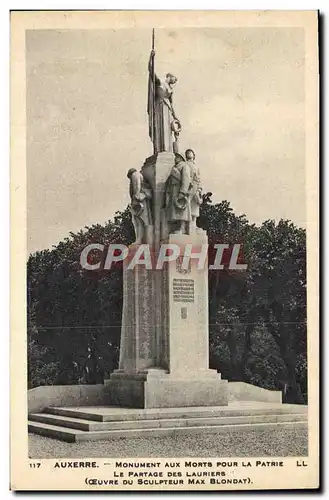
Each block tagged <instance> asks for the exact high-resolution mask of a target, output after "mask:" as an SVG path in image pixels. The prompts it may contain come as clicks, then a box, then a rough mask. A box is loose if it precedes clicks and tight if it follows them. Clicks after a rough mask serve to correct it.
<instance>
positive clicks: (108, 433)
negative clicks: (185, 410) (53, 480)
mask: <svg viewBox="0 0 329 500" xmlns="http://www.w3.org/2000/svg"><path fill="white" fill-rule="evenodd" d="M291 427H293V428H294V429H296V428H307V421H306V419H305V417H304V419H301V420H300V421H295V422H268V423H256V424H255V423H254V424H250V423H243V424H242V423H239V424H222V425H210V426H204V425H200V426H185V427H167V428H152V429H125V430H103V431H89V432H88V431H81V430H77V429H68V428H66V427H61V426H58V425H51V424H46V423H43V422H33V421H30V422H29V423H28V429H29V432H33V433H35V434H40V435H43V436H48V437H52V438H56V439H60V440H62V441H69V442H73V441H75V442H80V441H100V440H108V439H117V438H138V437H164V436H178V435H193V434H199V433H202V434H204V433H207V434H209V433H216V434H218V433H226V432H232V431H234V432H239V431H248V430H269V429H279V428H291Z"/></svg>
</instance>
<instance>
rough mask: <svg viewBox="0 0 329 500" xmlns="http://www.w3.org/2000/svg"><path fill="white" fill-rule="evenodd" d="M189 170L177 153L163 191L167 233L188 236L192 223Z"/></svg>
mask: <svg viewBox="0 0 329 500" xmlns="http://www.w3.org/2000/svg"><path fill="white" fill-rule="evenodd" d="M191 187H192V185H191V169H190V166H189V165H188V163H187V162H186V161H185V158H184V157H183V156H182V155H180V154H179V153H177V154H176V155H175V165H174V166H173V168H172V170H171V172H170V175H169V178H168V180H167V183H166V189H165V212H166V219H167V224H168V227H169V233H176V234H188V231H189V223H190V222H191V221H192V215H191V203H190V195H189V193H190V190H191Z"/></svg>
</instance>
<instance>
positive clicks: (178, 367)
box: [105, 33, 227, 408]
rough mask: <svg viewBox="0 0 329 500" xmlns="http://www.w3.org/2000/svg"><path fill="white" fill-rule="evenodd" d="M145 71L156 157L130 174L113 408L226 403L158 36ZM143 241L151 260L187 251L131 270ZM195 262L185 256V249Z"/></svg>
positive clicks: (195, 176)
mask: <svg viewBox="0 0 329 500" xmlns="http://www.w3.org/2000/svg"><path fill="white" fill-rule="evenodd" d="M152 45H153V47H152V51H151V55H150V59H149V65H148V72H149V83H148V116H149V135H150V139H151V141H152V143H153V151H154V154H153V155H152V156H150V157H149V158H147V159H146V160H145V162H144V164H143V166H142V168H141V171H140V172H138V171H137V170H136V169H130V170H129V172H128V178H129V179H130V197H131V212H132V218H133V223H134V228H135V232H136V241H135V242H134V243H133V244H132V245H131V246H130V249H129V259H126V260H125V262H124V268H123V313H122V330H121V345H120V361H119V369H118V370H115V371H114V372H113V373H112V374H111V376H110V379H109V380H106V381H105V384H106V387H107V390H108V392H109V398H110V402H111V404H117V405H120V406H125V407H135V408H170V407H184V406H222V405H227V382H226V381H223V380H221V378H220V374H218V373H217V371H216V370H210V369H209V353H208V343H209V333H208V265H207V255H206V254H205V255H203V256H202V258H203V260H204V265H202V266H199V265H198V262H199V257H200V249H202V248H205V246H204V245H207V243H208V238H207V234H206V232H205V231H203V230H202V229H199V228H197V226H196V219H197V217H198V215H199V207H200V204H201V201H202V196H201V193H202V188H201V178H200V172H199V169H198V168H197V166H196V161H195V159H196V157H195V153H194V151H193V150H192V149H188V150H187V151H186V153H185V157H184V156H183V155H181V154H180V153H179V145H178V139H179V134H180V132H181V130H182V126H181V123H180V121H179V119H178V118H177V116H176V113H175V110H174V107H173V93H174V85H175V84H176V82H177V81H178V80H177V78H176V77H175V76H174V75H172V74H171V73H167V75H166V76H165V78H164V79H160V78H159V77H158V76H157V75H156V73H155V51H154V33H153V44H152ZM141 244H148V245H149V247H150V249H151V250H150V252H151V254H152V256H154V255H158V254H159V252H161V248H162V247H161V246H162V245H163V244H167V245H178V246H179V248H180V249H182V253H181V254H180V255H179V257H178V258H177V259H175V260H171V261H169V262H165V264H164V266H162V267H161V269H160V268H159V269H155V268H154V266H153V267H152V269H149V268H148V267H147V266H146V265H144V264H138V265H136V266H134V267H133V268H129V263H130V262H131V259H133V258H134V256H136V255H137V253H138V252H139V249H140V246H141ZM186 248H188V249H189V251H190V255H191V258H190V259H188V262H187V263H186V262H185V261H184V259H183V258H182V255H183V253H184V251H185V249H186Z"/></svg>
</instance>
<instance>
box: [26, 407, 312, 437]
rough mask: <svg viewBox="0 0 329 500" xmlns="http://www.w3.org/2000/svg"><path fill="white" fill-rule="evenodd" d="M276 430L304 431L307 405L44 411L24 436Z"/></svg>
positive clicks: (33, 416)
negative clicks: (302, 429)
mask: <svg viewBox="0 0 329 500" xmlns="http://www.w3.org/2000/svg"><path fill="white" fill-rule="evenodd" d="M273 427H274V428H276V427H293V428H297V427H299V428H300V427H301V428H307V406H302V405H289V404H280V403H260V402H235V403H229V405H227V406H215V407H211V406H207V407H189V408H156V409H133V408H120V407H116V406H112V407H111V406H107V407H103V406H100V407H88V406H85V407H83V406H81V407H49V408H46V409H45V410H44V412H42V413H32V414H30V415H29V423H28V429H29V432H32V433H35V434H40V435H43V436H48V437H51V438H55V439H60V440H62V441H68V442H78V441H96V440H107V439H115V438H129V437H134V438H135V437H146V436H148V437H160V436H168V435H177V434H185V435H186V434H191V435H192V434H199V433H214V434H217V433H223V432H227V431H237V432H238V431H241V430H248V429H264V428H273Z"/></svg>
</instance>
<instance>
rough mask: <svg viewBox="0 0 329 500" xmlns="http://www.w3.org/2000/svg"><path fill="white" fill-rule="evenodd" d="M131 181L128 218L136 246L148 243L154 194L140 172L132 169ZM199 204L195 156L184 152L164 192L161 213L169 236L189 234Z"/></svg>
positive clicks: (192, 231)
mask: <svg viewBox="0 0 329 500" xmlns="http://www.w3.org/2000/svg"><path fill="white" fill-rule="evenodd" d="M127 177H128V178H129V179H130V198H131V214H132V219H133V224H134V228H135V233H136V241H135V243H138V244H140V243H151V240H152V226H153V203H152V202H153V193H152V189H151V187H150V185H149V183H148V182H147V180H146V179H145V178H144V176H143V174H142V172H138V171H137V170H136V169H134V168H132V169H130V170H129V171H128V174H127ZM201 203H202V187H201V180H200V172H199V169H198V167H197V166H196V163H195V153H194V151H193V150H192V149H187V150H186V152H185V157H184V156H182V155H181V154H179V153H176V155H175V165H174V166H173V167H172V169H171V172H170V175H169V177H168V179H167V182H166V184H165V189H164V197H163V205H162V207H157V209H158V210H160V209H161V210H163V212H164V216H165V223H166V226H167V228H168V233H179V234H192V233H194V232H195V230H196V219H197V217H198V216H199V213H200V205H201Z"/></svg>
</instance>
